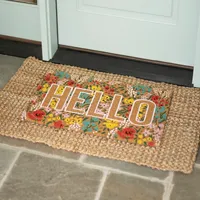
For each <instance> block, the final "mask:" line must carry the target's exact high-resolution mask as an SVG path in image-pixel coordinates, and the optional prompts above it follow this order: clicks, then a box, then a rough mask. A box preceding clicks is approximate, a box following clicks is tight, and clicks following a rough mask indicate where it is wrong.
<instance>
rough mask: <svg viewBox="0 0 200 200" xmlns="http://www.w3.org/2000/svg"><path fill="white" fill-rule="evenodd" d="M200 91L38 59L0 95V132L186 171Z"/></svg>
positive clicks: (193, 149)
mask: <svg viewBox="0 0 200 200" xmlns="http://www.w3.org/2000/svg"><path fill="white" fill-rule="evenodd" d="M199 100H200V89H197V88H186V87H181V86H176V85H171V84H166V83H155V82H151V81H146V80H142V79H137V78H134V77H127V76H122V75H116V74H109V73H102V72H97V71H93V70H87V69H83V68H78V67H73V66H64V65H58V64H52V63H49V62H42V61H40V60H37V59H35V58H33V57H30V58H28V59H26V60H25V61H24V63H23V65H22V67H21V68H20V69H19V70H18V72H17V73H16V74H15V75H14V76H13V77H12V78H11V80H10V81H9V82H8V84H7V85H6V86H5V87H4V88H3V90H2V91H0V109H1V113H0V116H1V117H0V134H1V135H5V136H10V137H14V138H19V139H25V140H28V141H32V142H40V143H45V144H47V145H49V146H51V147H53V148H57V149H64V150H68V151H73V152H79V153H84V154H88V155H93V156H98V157H105V158H111V159H117V160H123V161H127V162H131V163H136V164H138V165H144V166H149V167H151V168H155V169H160V170H173V171H181V172H184V173H190V172H191V171H192V169H193V165H194V161H195V158H196V154H197V150H198V143H199V136H200V128H199V125H200V124H199V123H200V112H199V110H200V101H199Z"/></svg>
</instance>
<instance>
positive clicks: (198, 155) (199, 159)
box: [196, 148, 200, 164]
mask: <svg viewBox="0 0 200 200" xmlns="http://www.w3.org/2000/svg"><path fill="white" fill-rule="evenodd" d="M196 163H198V164H200V148H199V151H198V153H197V160H196Z"/></svg>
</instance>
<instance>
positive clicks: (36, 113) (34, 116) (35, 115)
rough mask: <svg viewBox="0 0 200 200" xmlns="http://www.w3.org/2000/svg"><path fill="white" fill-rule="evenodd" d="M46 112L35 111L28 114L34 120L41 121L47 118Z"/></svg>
mask: <svg viewBox="0 0 200 200" xmlns="http://www.w3.org/2000/svg"><path fill="white" fill-rule="evenodd" d="M45 114H46V113H45V112H44V111H43V110H35V111H33V112H28V113H27V115H28V117H29V118H30V119H32V120H37V121H41V120H42V119H43V117H44V116H45Z"/></svg>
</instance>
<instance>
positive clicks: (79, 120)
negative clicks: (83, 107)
mask: <svg viewBox="0 0 200 200" xmlns="http://www.w3.org/2000/svg"><path fill="white" fill-rule="evenodd" d="M74 121H75V122H76V123H77V124H82V122H83V119H82V118H80V117H75V118H74Z"/></svg>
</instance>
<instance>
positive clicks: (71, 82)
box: [67, 80, 75, 86]
mask: <svg viewBox="0 0 200 200" xmlns="http://www.w3.org/2000/svg"><path fill="white" fill-rule="evenodd" d="M74 83H75V82H74V81H72V80H70V81H68V82H67V85H69V86H72V85H74Z"/></svg>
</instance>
